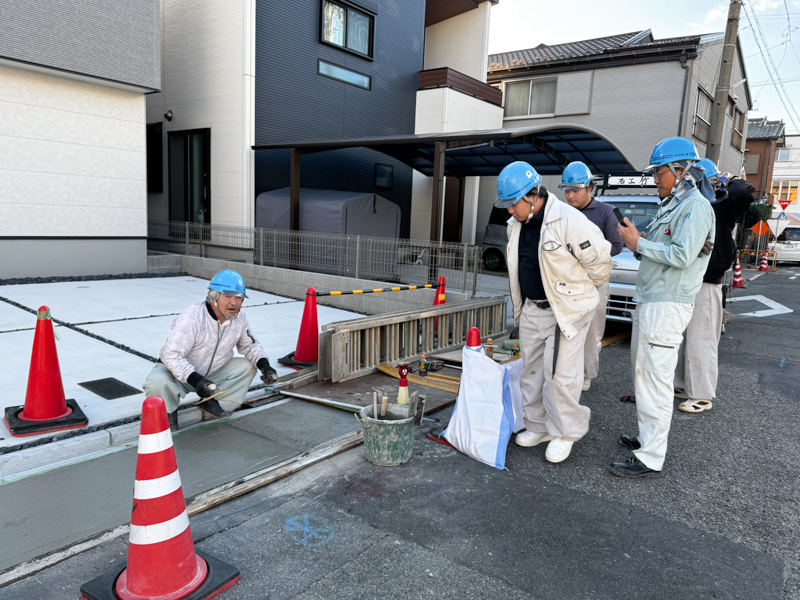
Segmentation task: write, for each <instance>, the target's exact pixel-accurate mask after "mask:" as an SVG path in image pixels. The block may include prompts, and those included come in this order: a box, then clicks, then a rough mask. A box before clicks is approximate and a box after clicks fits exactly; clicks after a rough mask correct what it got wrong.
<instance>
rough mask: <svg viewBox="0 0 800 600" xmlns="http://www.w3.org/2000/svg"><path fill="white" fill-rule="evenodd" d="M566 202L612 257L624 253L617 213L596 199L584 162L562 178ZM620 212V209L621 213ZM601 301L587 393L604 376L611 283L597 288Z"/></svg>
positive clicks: (588, 355)
mask: <svg viewBox="0 0 800 600" xmlns="http://www.w3.org/2000/svg"><path fill="white" fill-rule="evenodd" d="M558 187H559V188H561V189H562V190H563V191H564V199H565V200H566V201H567V204H569V205H570V206H571V207H572V208H577V209H578V210H579V211H581V213H583V216H584V217H586V218H587V219H589V220H590V221H591V222H592V223H594V224H595V225H597V227H598V228H599V229H600V231H602V232H603V237H604V238H606V241H607V242H608V243H609V244H611V256H616V255H617V254H619V253H620V252H621V251H622V238H620V237H619V232H618V231H617V223H618V221H617V217H616V216H615V215H614V209H613V208H612V207H611V206H610V205H609V204H605V203H603V202H598V201H597V200H595V199H594V198H592V187H593V186H592V172H591V171H590V170H589V167H587V166H586V165H585V164H584V163H582V162H580V161H576V162H571V163H569V164H568V165H567V166H566V168H565V169H564V171H563V173H562V174H561V184H560V185H559V186H558ZM617 210H619V209H617ZM597 292H598V293H599V294H600V299H599V301H598V303H597V308H596V309H595V311H594V318H592V320H591V322H590V323H589V331H588V332H587V333H586V344H584V347H583V387H582V389H583V391H584V392H585V391H588V390H589V388H590V387H591V386H592V379H594V378H595V377H597V375H598V374H599V373H600V347H601V344H602V341H603V333H604V332H605V330H606V306H607V305H608V294H609V290H608V282H606V283H604V284H603V285H601V286H600V287H599V288H597Z"/></svg>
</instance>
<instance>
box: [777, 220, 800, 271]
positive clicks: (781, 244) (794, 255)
mask: <svg viewBox="0 0 800 600" xmlns="http://www.w3.org/2000/svg"><path fill="white" fill-rule="evenodd" d="M774 244H775V246H774V247H775V260H776V261H777V262H780V261H782V260H783V261H787V260H793V261H800V225H790V226H788V227H786V229H784V230H783V231H782V232H781V234H780V235H779V236H778V239H777V240H775V242H774Z"/></svg>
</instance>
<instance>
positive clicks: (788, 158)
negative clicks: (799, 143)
mask: <svg viewBox="0 0 800 600" xmlns="http://www.w3.org/2000/svg"><path fill="white" fill-rule="evenodd" d="M782 152H786V158H781V153H782ZM775 162H776V163H779V162H792V149H791V148H790V147H789V146H785V147H783V148H777V149H776V150H775Z"/></svg>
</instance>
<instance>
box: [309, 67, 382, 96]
mask: <svg viewBox="0 0 800 600" xmlns="http://www.w3.org/2000/svg"><path fill="white" fill-rule="evenodd" d="M317 73H319V74H320V75H324V76H325V77H330V78H331V79H336V80H337V81H343V82H344V83H349V84H350V85H354V86H356V87H360V88H364V89H365V90H368V89H370V87H371V86H372V77H370V76H369V75H364V74H362V73H356V72H355V71H351V70H350V69H345V68H344V67H340V66H339V65H334V64H333V63H329V62H325V61H324V60H320V61H319V64H318V65H317Z"/></svg>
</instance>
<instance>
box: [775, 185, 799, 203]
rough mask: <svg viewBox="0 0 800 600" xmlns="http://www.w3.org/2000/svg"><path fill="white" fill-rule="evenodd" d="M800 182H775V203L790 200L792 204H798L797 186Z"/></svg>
mask: <svg viewBox="0 0 800 600" xmlns="http://www.w3.org/2000/svg"><path fill="white" fill-rule="evenodd" d="M798 183H800V182H798V181H773V182H772V196H773V197H774V199H775V203H778V202H780V201H781V200H788V201H789V202H791V203H792V204H797V184H798Z"/></svg>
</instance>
